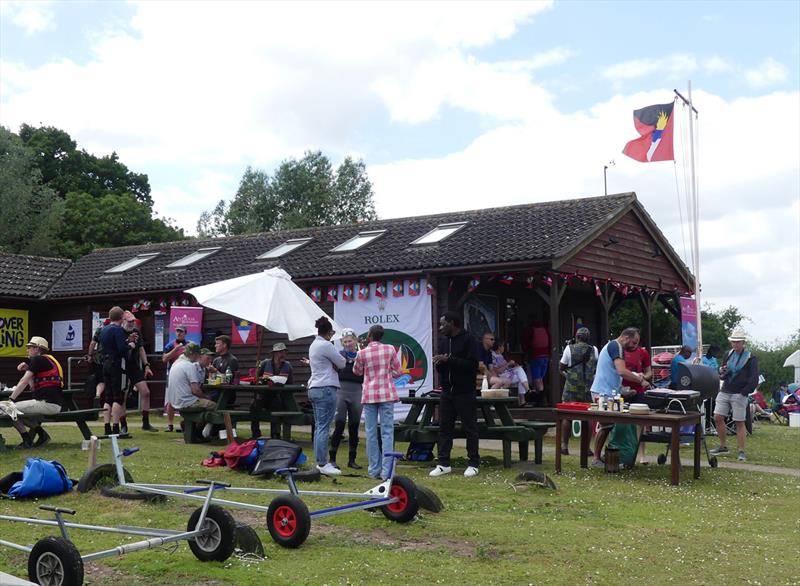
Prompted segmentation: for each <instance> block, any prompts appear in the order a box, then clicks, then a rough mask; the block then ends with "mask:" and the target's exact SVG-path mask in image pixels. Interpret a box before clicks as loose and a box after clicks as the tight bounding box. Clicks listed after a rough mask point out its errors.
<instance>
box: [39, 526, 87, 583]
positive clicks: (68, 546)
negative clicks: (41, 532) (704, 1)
mask: <svg viewBox="0 0 800 586" xmlns="http://www.w3.org/2000/svg"><path fill="white" fill-rule="evenodd" d="M28 579H29V580H30V581H31V582H35V583H36V584H41V586H81V584H83V560H82V559H81V554H80V553H78V550H77V549H76V548H75V546H74V545H72V542H71V541H69V540H68V539H64V538H63V537H45V538H44V539H40V540H39V541H37V542H36V545H34V546H33V549H32V550H31V553H30V555H29V556H28Z"/></svg>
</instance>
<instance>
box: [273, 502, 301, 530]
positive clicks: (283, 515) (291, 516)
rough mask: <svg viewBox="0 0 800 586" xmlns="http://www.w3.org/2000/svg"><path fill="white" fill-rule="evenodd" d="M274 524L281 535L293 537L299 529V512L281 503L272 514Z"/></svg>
mask: <svg viewBox="0 0 800 586" xmlns="http://www.w3.org/2000/svg"><path fill="white" fill-rule="evenodd" d="M272 525H273V526H274V527H275V531H277V532H278V534H279V535H280V536H281V537H291V536H292V535H294V532H295V531H297V514H296V513H295V512H294V509H293V508H292V507H290V506H288V505H281V506H280V507H278V508H277V509H275V512H274V513H273V514H272Z"/></svg>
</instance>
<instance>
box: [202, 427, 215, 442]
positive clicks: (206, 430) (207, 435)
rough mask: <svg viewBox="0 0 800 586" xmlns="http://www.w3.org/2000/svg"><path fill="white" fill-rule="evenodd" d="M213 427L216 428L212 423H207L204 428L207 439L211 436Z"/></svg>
mask: <svg viewBox="0 0 800 586" xmlns="http://www.w3.org/2000/svg"><path fill="white" fill-rule="evenodd" d="M212 429H214V426H213V425H212V424H211V423H206V426H205V427H204V428H203V437H204V438H206V439H208V438H210V437H211V430H212Z"/></svg>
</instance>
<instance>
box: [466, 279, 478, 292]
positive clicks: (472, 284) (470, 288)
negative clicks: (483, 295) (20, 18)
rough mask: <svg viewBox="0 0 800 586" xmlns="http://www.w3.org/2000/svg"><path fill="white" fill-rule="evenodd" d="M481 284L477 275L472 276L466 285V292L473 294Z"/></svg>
mask: <svg viewBox="0 0 800 586" xmlns="http://www.w3.org/2000/svg"><path fill="white" fill-rule="evenodd" d="M480 284H481V278H480V277H479V276H478V275H474V276H473V277H472V278H471V279H470V280H469V284H468V285H467V292H468V293H474V292H475V291H476V290H477V289H478V287H479V286H480Z"/></svg>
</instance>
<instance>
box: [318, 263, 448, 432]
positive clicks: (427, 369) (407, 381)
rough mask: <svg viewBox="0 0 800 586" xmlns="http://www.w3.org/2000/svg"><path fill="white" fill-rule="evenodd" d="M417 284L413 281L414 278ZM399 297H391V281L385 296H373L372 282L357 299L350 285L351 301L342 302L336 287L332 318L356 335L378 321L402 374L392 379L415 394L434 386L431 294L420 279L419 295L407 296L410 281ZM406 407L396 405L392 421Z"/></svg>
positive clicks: (404, 393)
mask: <svg viewBox="0 0 800 586" xmlns="http://www.w3.org/2000/svg"><path fill="white" fill-rule="evenodd" d="M414 283H415V284H416V280H415V281H414ZM403 285H404V286H403V288H402V289H401V290H402V291H403V293H404V294H403V296H402V297H394V293H393V288H392V287H391V282H389V286H387V287H386V297H384V298H380V297H376V296H375V284H374V283H373V284H371V285H369V298H368V299H358V286H357V285H356V286H354V287H353V295H352V297H353V299H352V301H345V300H344V298H343V295H344V291H343V289H344V286H340V287H339V295H338V301H336V302H334V304H333V312H334V313H333V318H334V319H335V320H336V322H337V323H338V324H339V325H341V326H342V327H347V328H353V329H354V330H355V331H356V333H357V334H358V336H359V337H366V335H367V332H368V331H369V328H370V327H371V326H373V325H376V324H380V325H382V326H383V328H384V330H385V334H384V336H383V340H382V341H383V342H384V343H386V344H391V345H392V346H394V347H395V348H397V350H398V353H399V356H400V365H401V367H402V368H403V374H402V376H400V377H399V378H397V379H396V380H395V385H396V386H397V392H398V394H399V395H400V396H401V397H407V396H408V392H409V390H412V389H413V390H414V391H415V393H416V394H417V395H419V394H421V393H424V392H427V391H430V390H431V389H432V388H433V368H432V363H431V357H432V336H433V332H432V329H431V297H430V295H428V294H427V292H426V283H425V280H424V279H421V280H420V287H419V288H418V289H417V290H418V291H419V294H418V295H409V293H408V292H409V290H410V289H411V287H410V281H406V282H404V283H403ZM408 410H409V406H408V405H403V404H401V403H397V404H396V405H395V410H394V417H395V420H400V419H403V418H404V417H405V414H406V413H408Z"/></svg>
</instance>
